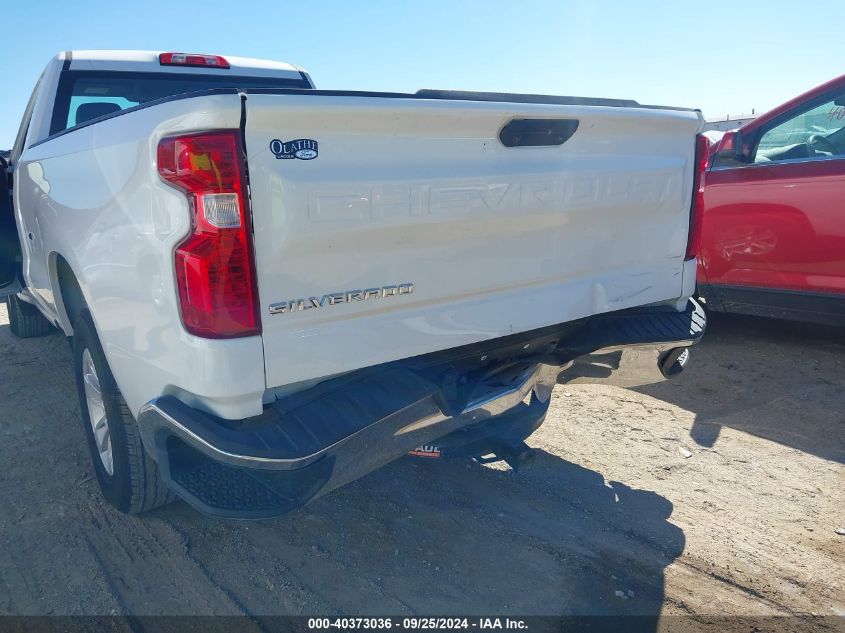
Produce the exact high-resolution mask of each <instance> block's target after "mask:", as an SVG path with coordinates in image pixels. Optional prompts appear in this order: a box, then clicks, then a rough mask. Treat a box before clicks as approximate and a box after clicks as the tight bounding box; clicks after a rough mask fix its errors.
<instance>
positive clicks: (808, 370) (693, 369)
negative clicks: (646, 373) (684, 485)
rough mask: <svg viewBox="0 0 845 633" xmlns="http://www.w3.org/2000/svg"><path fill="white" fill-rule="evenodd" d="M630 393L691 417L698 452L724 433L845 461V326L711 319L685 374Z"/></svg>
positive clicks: (725, 316)
mask: <svg viewBox="0 0 845 633" xmlns="http://www.w3.org/2000/svg"><path fill="white" fill-rule="evenodd" d="M633 389H634V391H637V392H639V393H643V394H646V395H649V396H652V397H654V398H658V399H660V400H663V401H664V402H669V403H671V404H675V405H677V406H679V407H682V408H683V409H686V410H688V411H691V412H693V413H695V422H694V424H693V427H692V429H691V431H690V435H691V437H692V439H693V440H694V441H695V442H696V443H698V444H699V445H701V446H706V447H712V446H714V445H715V444H716V443H717V441H718V439H719V434H720V431H721V429H722V428H723V427H730V428H733V429H737V430H740V431H744V432H747V433H751V434H754V435H757V436H759V437H763V438H765V439H768V440H772V441H775V442H778V443H781V444H784V445H787V446H791V447H793V448H796V449H799V450H801V451H805V452H808V453H812V454H814V455H817V456H819V457H822V458H825V459H830V460H835V461H839V462H845V328H832V327H824V326H818V325H810V324H804V323H796V322H789V321H780V320H777V319H766V318H760V317H750V316H740V315H728V314H713V313H710V314H708V326H707V332H706V333H705V335H704V339H703V340H702V342H701V343H700V344H699V345H697V346H696V347H695V348H694V349H693V352H692V358H691V362H690V364H689V366H688V368H687V369H686V370H685V371H684V372H683V374H681V375H680V376H679V377H678V378H676V379H674V380H671V381H666V382H662V383H656V384H652V385H644V386H641V387H634V388H633Z"/></svg>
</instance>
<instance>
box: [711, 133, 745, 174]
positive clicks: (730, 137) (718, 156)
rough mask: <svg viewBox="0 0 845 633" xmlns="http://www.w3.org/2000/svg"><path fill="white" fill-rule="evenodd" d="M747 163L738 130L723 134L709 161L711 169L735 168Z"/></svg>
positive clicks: (740, 134) (741, 136)
mask: <svg viewBox="0 0 845 633" xmlns="http://www.w3.org/2000/svg"><path fill="white" fill-rule="evenodd" d="M746 162H748V157H747V155H746V154H745V147H744V142H743V134H742V132H741V131H740V130H731V131H730V132H725V133H724V135H723V136H722V138H721V139H720V140H719V143H718V144H717V145H716V149H715V151H714V152H713V154H712V157H711V159H710V165H711V166H712V167H713V168H716V169H718V168H720V167H722V168H724V167H737V166H739V165H744V164H745V163H746Z"/></svg>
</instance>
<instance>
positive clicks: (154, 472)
mask: <svg viewBox="0 0 845 633" xmlns="http://www.w3.org/2000/svg"><path fill="white" fill-rule="evenodd" d="M73 334H74V336H73V366H74V373H75V374H76V384H77V389H78V392H79V408H80V410H81V412H82V426H83V428H84V430H85V437H86V438H87V439H88V448H89V449H90V452H91V461H92V463H93V465H94V472H95V474H96V476H97V482H98V483H99V484H100V490H101V491H102V493H103V496H104V497H105V498H106V500H107V501H108V502H109V503H111V504H112V505H113V506H115V507H116V508H117V509H118V510H120V511H121V512H126V513H129V514H137V513H139V512H146V511H147V510H152V509H153V508H157V507H159V506H162V505H164V504H166V503H169V502H170V501H173V499H174V498H175V496H174V495H173V493H172V492H170V491H169V490H168V488H167V486H166V485H165V483H164V481H163V479H162V477H161V473H160V472H159V468H158V465H157V464H156V463H155V462H154V461H153V460H152V459H151V458H150V456H149V455H147V452H146V451H145V450H144V446H143V444H142V443H141V435H140V433H139V431H138V424H137V422H136V421H135V418H134V417H133V416H132V413H131V412H130V411H129V408H128V407H127V406H126V402H125V401H124V400H123V396H122V395H121V394H120V391H119V390H118V388H117V384H116V383H115V381H114V376H113V375H112V373H111V370H110V369H109V365H108V362H107V361H106V357H105V355H104V354H103V348H102V346H101V345H100V341H99V339H98V338H97V334H96V330H95V328H94V323H93V322H92V320H91V316H90V314H89V313H88V311H87V310H83V312H82V313H81V314H80V315H79V317H78V318H77V320H76V324H75V325H74V332H73ZM86 349H87V350H88V354H89V355H90V358H91V360H92V361H93V365H94V369H95V370H96V378H97V379H98V382H99V388H100V394H101V395H102V402H103V409H104V411H105V421H106V425H107V426H108V433H109V436H110V442H111V458H112V473H109V472H108V471H107V469H106V465H105V461H104V459H103V458H102V457H101V456H100V451H99V450H98V448H97V443H96V439H95V436H94V429H93V427H92V425H91V416H90V412H89V407H88V399H87V397H86V389H85V378H84V372H83V355H84V353H85V350H86Z"/></svg>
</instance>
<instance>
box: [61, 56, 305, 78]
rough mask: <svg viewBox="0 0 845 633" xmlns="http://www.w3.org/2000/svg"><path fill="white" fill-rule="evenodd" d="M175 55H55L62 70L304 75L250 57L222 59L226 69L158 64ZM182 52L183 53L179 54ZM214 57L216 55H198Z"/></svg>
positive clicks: (296, 69) (286, 66) (291, 67)
mask: <svg viewBox="0 0 845 633" xmlns="http://www.w3.org/2000/svg"><path fill="white" fill-rule="evenodd" d="M165 52H175V51H125V50H91V51H67V52H64V53H60V54H59V59H61V60H62V62H63V64H64V65H65V69H66V70H105V71H109V70H112V71H130V72H132V71H134V72H173V73H192V74H197V73H212V74H219V73H227V72H228V73H231V74H236V75H249V76H255V77H269V76H272V77H292V78H299V77H301V75H302V74H303V73H304V71H303V70H302V69H301V68H299V67H298V66H294V65H293V64H287V63H285V62H277V61H271V60H268V59H255V58H252V57H234V56H229V55H223V56H222V57H223V58H225V60H226V61H227V62H228V63H229V66H230V68H228V69H225V68H200V67H196V66H164V65H162V64H161V63H160V62H159V55H161V53H165ZM179 52H183V51H179ZM201 54H208V55H217V53H201Z"/></svg>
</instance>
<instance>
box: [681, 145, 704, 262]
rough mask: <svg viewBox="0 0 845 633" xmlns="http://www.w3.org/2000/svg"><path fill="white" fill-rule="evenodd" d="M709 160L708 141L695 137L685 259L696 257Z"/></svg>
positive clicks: (702, 218)
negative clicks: (693, 171) (693, 170)
mask: <svg viewBox="0 0 845 633" xmlns="http://www.w3.org/2000/svg"><path fill="white" fill-rule="evenodd" d="M709 158H710V140H709V139H708V138H707V137H706V136H704V135H703V134H699V135H698V136H696V137H695V166H694V169H695V173H694V174H693V185H692V208H691V209H690V218H689V237H688V238H687V254H686V259H692V258H693V257H695V256H696V255H698V247H699V240H700V239H701V223H702V221H703V220H704V175H705V174H706V173H707V161H708V160H709Z"/></svg>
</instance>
